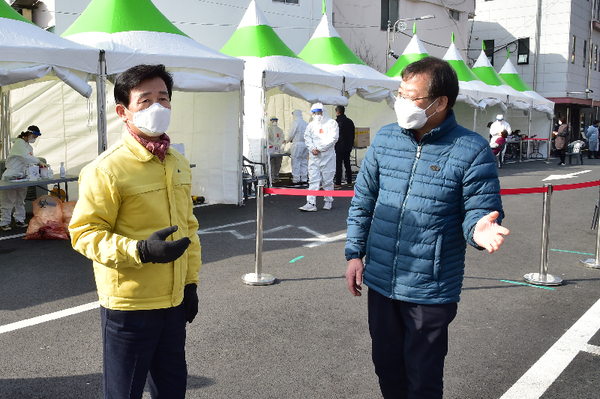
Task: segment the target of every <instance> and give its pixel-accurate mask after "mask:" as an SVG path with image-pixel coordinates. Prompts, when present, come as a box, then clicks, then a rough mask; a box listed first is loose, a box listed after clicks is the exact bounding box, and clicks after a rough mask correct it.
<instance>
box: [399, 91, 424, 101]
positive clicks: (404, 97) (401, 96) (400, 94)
mask: <svg viewBox="0 0 600 399" xmlns="http://www.w3.org/2000/svg"><path fill="white" fill-rule="evenodd" d="M398 98H403V99H405V100H408V101H410V102H413V103H414V102H415V101H418V100H423V99H425V98H430V96H425V97H417V98H412V97H411V96H409V95H407V94H402V93H398Z"/></svg>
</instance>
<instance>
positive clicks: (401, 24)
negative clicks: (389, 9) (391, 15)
mask: <svg viewBox="0 0 600 399" xmlns="http://www.w3.org/2000/svg"><path fill="white" fill-rule="evenodd" d="M431 18H435V15H423V16H422V17H416V18H401V19H399V20H397V21H396V22H394V24H392V21H388V25H387V50H386V52H385V71H386V72H387V70H388V67H389V65H388V63H389V61H388V60H389V59H390V50H391V48H390V34H391V39H392V40H391V41H392V42H395V41H396V33H398V31H401V30H406V26H407V25H406V22H407V21H420V20H423V19H431Z"/></svg>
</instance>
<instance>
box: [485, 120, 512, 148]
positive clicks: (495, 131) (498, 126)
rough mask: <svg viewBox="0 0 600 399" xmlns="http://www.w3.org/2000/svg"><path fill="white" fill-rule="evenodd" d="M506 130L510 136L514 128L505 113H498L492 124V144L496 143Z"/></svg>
mask: <svg viewBox="0 0 600 399" xmlns="http://www.w3.org/2000/svg"><path fill="white" fill-rule="evenodd" d="M504 130H506V132H507V133H508V135H509V136H510V135H511V134H512V129H511V127H510V125H509V124H508V122H506V121H505V120H504V115H502V114H498V115H497V116H496V121H495V122H494V123H492V125H491V126H490V136H491V137H490V144H492V143H495V142H496V140H497V139H498V138H499V137H500V136H502V131H504Z"/></svg>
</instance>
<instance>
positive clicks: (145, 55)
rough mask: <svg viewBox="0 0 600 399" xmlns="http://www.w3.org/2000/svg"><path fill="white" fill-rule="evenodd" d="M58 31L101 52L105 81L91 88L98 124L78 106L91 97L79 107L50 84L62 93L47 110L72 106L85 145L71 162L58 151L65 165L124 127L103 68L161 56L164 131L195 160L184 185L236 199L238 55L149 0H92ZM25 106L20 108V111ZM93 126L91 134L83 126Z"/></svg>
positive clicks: (219, 198)
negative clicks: (167, 116)
mask: <svg viewBox="0 0 600 399" xmlns="http://www.w3.org/2000/svg"><path fill="white" fill-rule="evenodd" d="M131 29H138V30H131ZM157 29H160V31H159V30H157ZM63 36H65V37H66V38H68V39H70V40H73V41H76V42H80V43H85V44H87V45H91V46H94V47H96V48H99V49H102V50H104V52H105V53H104V55H105V60H103V66H102V72H103V73H102V75H100V76H99V79H100V80H103V82H104V83H105V84H106V86H104V85H100V87H102V88H104V87H105V93H101V92H99V93H97V95H98V99H99V100H98V109H97V112H98V125H94V121H93V119H92V118H91V113H93V112H96V110H92V111H91V112H85V111H84V112H81V110H82V109H83V110H86V111H87V108H88V107H89V108H91V109H93V104H90V103H88V104H87V107H86V105H85V104H83V103H81V102H80V101H78V100H77V99H74V98H72V96H69V95H68V94H64V93H62V91H61V89H60V88H59V87H57V88H52V92H53V94H54V95H56V96H57V98H60V99H61V100H62V101H57V104H56V106H55V107H53V108H52V109H53V111H54V112H59V111H60V108H62V109H65V110H69V111H71V110H79V112H74V113H73V115H71V116H72V117H71V118H70V121H69V123H73V122H74V121H77V123H78V126H79V135H78V139H79V142H80V143H83V142H85V143H86V145H85V147H86V148H87V149H88V151H87V152H85V154H84V155H82V154H79V158H78V159H77V161H76V162H69V161H70V159H66V161H67V168H68V170H69V173H73V172H74V171H78V170H79V169H81V167H83V166H84V165H85V164H87V163H88V162H90V161H91V160H92V159H94V157H95V156H96V154H97V151H95V153H93V152H92V151H91V149H92V148H99V150H102V149H103V148H105V147H106V146H107V145H110V144H112V143H114V142H116V141H117V140H118V139H120V138H121V136H122V135H123V134H124V133H125V132H126V129H125V127H124V124H123V123H122V122H121V120H120V119H119V118H118V116H117V115H116V113H115V112H114V111H113V110H114V105H115V104H114V100H113V95H112V89H113V86H112V84H111V83H110V82H106V79H103V78H104V76H106V75H107V76H108V79H109V80H112V79H113V78H114V77H115V76H116V75H118V74H119V73H121V72H123V71H124V70H126V69H127V68H129V67H132V66H135V65H138V64H141V63H149V64H157V63H162V64H164V65H165V66H166V67H167V69H168V70H169V72H171V73H172V74H173V77H174V90H176V91H174V93H173V98H172V109H173V111H172V115H171V125H170V127H169V130H168V134H169V136H170V137H171V143H174V144H183V148H184V155H185V156H186V158H187V159H188V160H189V161H190V163H191V164H195V165H196V167H195V168H194V169H192V193H193V194H194V195H199V196H204V197H205V199H206V201H207V202H210V203H240V202H241V196H242V194H241V122H240V117H239V115H241V113H242V98H241V91H240V87H241V84H240V80H241V78H242V74H243V62H242V61H240V60H238V59H235V58H233V57H228V56H225V55H223V54H220V53H218V52H217V51H214V50H211V49H209V48H207V47H205V46H203V45H201V44H199V43H197V42H195V41H194V40H192V39H191V38H189V37H187V36H186V35H185V34H184V33H183V32H181V31H179V30H178V29H177V28H176V27H175V26H174V25H173V24H172V23H171V22H170V21H168V19H167V18H166V17H165V16H164V15H163V14H162V13H160V11H159V10H158V9H156V7H155V6H154V5H153V4H152V2H151V1H149V0H130V1H127V2H124V1H116V0H108V1H106V0H104V1H99V0H94V1H92V3H90V5H89V6H88V8H86V10H85V11H84V13H83V14H82V15H81V16H80V17H79V18H78V19H77V20H76V21H75V22H74V23H73V25H72V26H71V27H70V28H69V29H68V30H67V31H65V33H64V34H63ZM96 51H97V50H96ZM34 103H35V101H34ZM106 108H108V111H105V109H106ZM28 109H31V108H29V107H25V108H23V109H22V112H23V114H25V113H27V110H28ZM50 111H51V110H50ZM232 115H233V116H234V117H233V118H232ZM86 125H87V126H88V127H87V129H86ZM96 128H97V129H98V131H99V135H98V137H96V136H95V135H94V134H91V132H92V130H95V129H96ZM87 130H89V133H88V132H87ZM103 131H106V132H107V133H106V134H105V135H104V134H102V132H103Z"/></svg>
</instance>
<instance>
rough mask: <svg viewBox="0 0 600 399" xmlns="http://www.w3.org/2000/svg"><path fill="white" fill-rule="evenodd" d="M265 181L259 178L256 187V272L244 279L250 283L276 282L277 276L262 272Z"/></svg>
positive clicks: (246, 275)
mask: <svg viewBox="0 0 600 399" xmlns="http://www.w3.org/2000/svg"><path fill="white" fill-rule="evenodd" d="M264 188H265V186H264V182H263V181H262V180H259V182H258V185H257V187H256V254H255V262H254V270H255V272H254V273H248V274H244V275H243V276H242V281H243V282H244V283H245V284H248V285H269V284H273V283H274V282H275V277H273V276H271V275H270V274H264V273H262V245H263V204H264Z"/></svg>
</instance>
